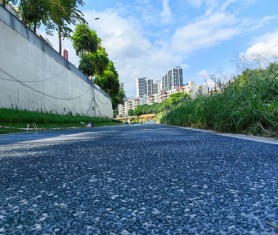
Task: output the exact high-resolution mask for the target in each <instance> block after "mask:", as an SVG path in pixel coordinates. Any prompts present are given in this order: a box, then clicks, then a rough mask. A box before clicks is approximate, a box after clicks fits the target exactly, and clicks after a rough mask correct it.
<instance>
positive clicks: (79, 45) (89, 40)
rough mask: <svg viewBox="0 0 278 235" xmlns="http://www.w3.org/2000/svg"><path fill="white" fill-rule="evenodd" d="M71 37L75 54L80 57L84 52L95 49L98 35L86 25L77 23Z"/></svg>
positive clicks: (91, 51) (94, 50)
mask: <svg viewBox="0 0 278 235" xmlns="http://www.w3.org/2000/svg"><path fill="white" fill-rule="evenodd" d="M71 39H72V41H73V47H74V49H75V51H76V54H77V55H79V56H81V57H82V56H83V55H84V54H85V53H95V52H96V51H97V48H98V42H99V39H98V36H97V34H96V32H95V31H94V30H90V28H89V26H88V25H85V24H78V25H77V26H76V28H75V30H74V33H73V36H72V38H71Z"/></svg>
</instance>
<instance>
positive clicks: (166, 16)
mask: <svg viewBox="0 0 278 235" xmlns="http://www.w3.org/2000/svg"><path fill="white" fill-rule="evenodd" d="M162 6H163V11H162V12H161V18H162V22H164V23H168V22H170V20H171V17H172V12H171V8H170V6H169V0H162Z"/></svg>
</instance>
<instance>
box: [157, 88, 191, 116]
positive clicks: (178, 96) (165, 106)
mask: <svg viewBox="0 0 278 235" xmlns="http://www.w3.org/2000/svg"><path fill="white" fill-rule="evenodd" d="M187 99H190V96H189V95H188V94H185V93H181V92H177V93H174V94H171V95H170V97H169V99H167V100H165V101H164V102H163V103H162V105H161V110H160V111H167V110H169V109H170V108H171V107H172V106H175V105H177V104H178V103H180V102H182V101H184V100H187Z"/></svg>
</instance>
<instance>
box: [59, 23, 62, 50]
mask: <svg viewBox="0 0 278 235" xmlns="http://www.w3.org/2000/svg"><path fill="white" fill-rule="evenodd" d="M61 31H62V30H61V27H60V26H59V29H58V36H59V53H60V55H62V32H61Z"/></svg>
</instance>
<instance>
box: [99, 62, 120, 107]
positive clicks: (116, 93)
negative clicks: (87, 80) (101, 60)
mask: <svg viewBox="0 0 278 235" xmlns="http://www.w3.org/2000/svg"><path fill="white" fill-rule="evenodd" d="M118 76H119V75H118V73H117V71H116V69H115V67H114V64H113V62H112V61H110V62H109V63H108V66H107V67H106V69H105V71H104V72H103V73H102V74H101V75H98V76H96V78H95V80H94V83H95V84H97V85H98V86H99V87H101V88H102V89H103V90H104V91H105V92H106V93H107V94H108V95H110V97H111V99H112V107H113V109H114V110H115V109H116V108H117V105H118V104H119V103H122V100H123V98H124V93H123V91H121V89H120V82H119V78H118ZM121 99H122V100H121Z"/></svg>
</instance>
